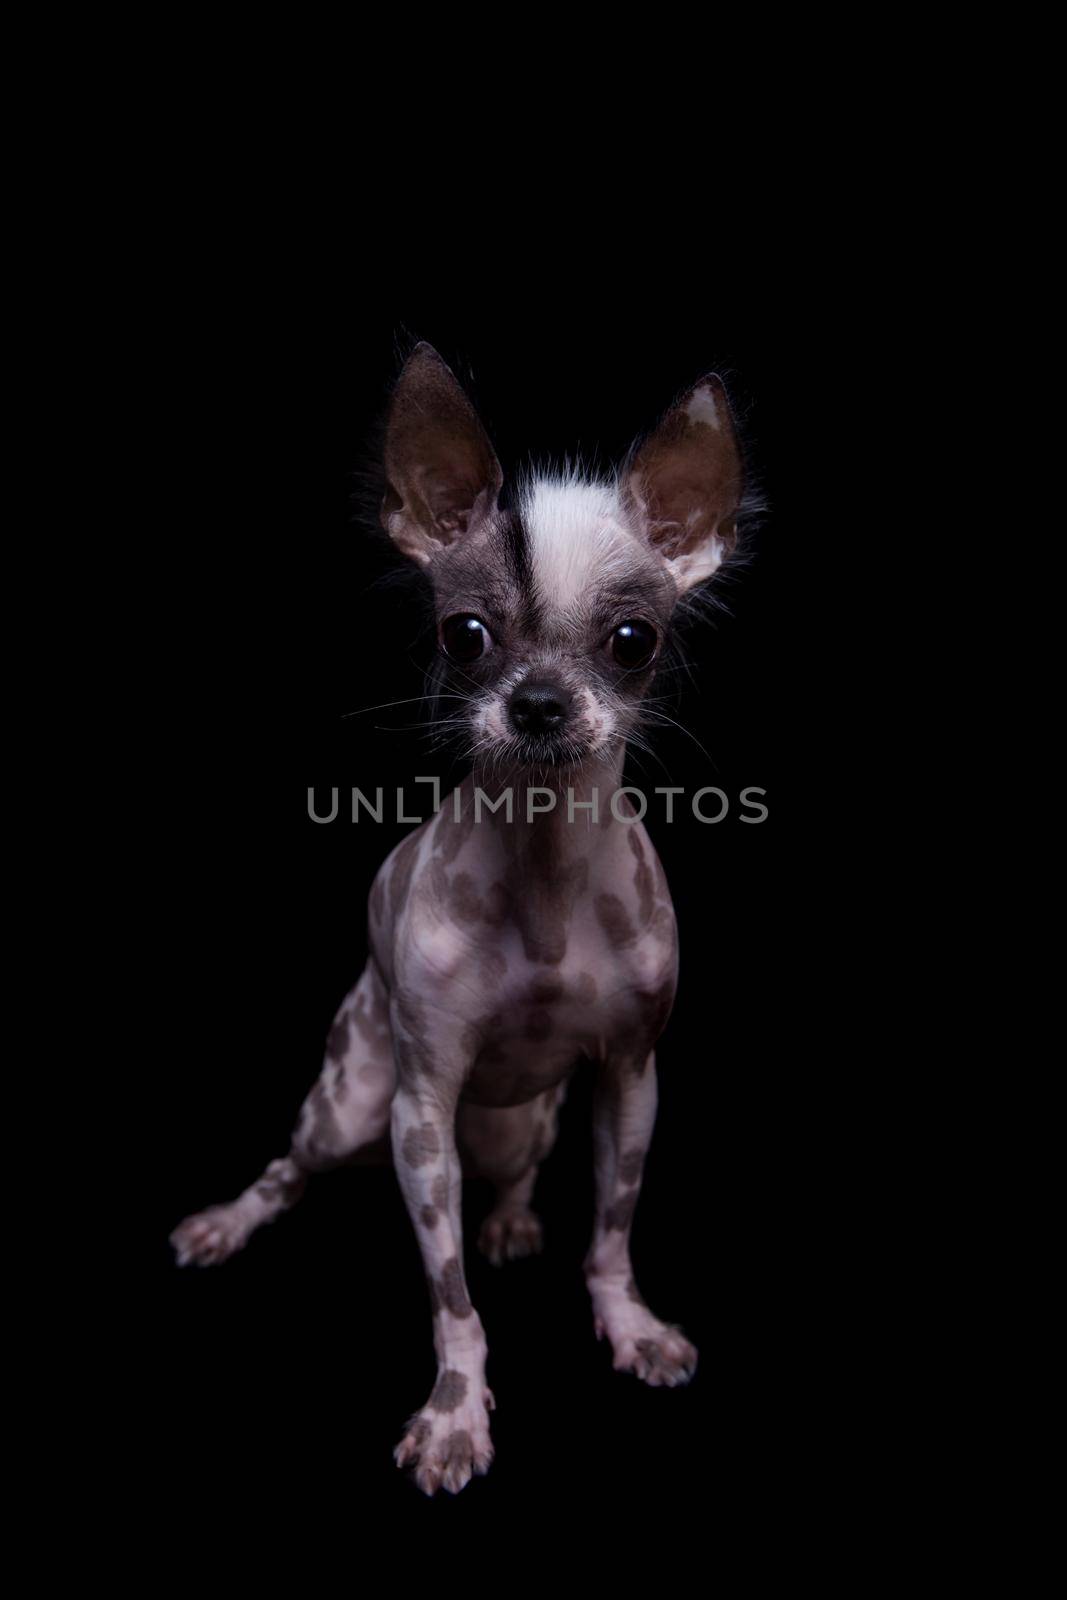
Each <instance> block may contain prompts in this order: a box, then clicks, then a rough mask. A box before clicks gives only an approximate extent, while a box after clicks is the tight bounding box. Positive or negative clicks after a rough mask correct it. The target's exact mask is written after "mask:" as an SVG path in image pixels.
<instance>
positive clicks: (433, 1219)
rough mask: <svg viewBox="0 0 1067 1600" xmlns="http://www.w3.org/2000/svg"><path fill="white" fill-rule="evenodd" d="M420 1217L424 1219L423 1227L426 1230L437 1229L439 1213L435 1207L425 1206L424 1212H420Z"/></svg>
mask: <svg viewBox="0 0 1067 1600" xmlns="http://www.w3.org/2000/svg"><path fill="white" fill-rule="evenodd" d="M419 1216H420V1218H421V1219H422V1225H423V1227H424V1228H436V1226H437V1212H436V1211H435V1210H434V1208H433V1206H423V1208H422V1210H421V1211H420V1212H419Z"/></svg>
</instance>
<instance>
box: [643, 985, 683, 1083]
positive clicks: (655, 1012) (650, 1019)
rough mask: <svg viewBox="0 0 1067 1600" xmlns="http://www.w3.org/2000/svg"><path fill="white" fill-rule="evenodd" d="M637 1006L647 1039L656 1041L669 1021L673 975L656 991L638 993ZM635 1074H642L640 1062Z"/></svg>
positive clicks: (671, 1005) (672, 997)
mask: <svg viewBox="0 0 1067 1600" xmlns="http://www.w3.org/2000/svg"><path fill="white" fill-rule="evenodd" d="M637 1001H638V1004H639V1006H640V1008H641V1021H642V1024H643V1026H644V1028H645V1030H646V1033H647V1036H648V1038H649V1039H653V1040H655V1039H658V1038H659V1036H660V1034H661V1033H662V1032H663V1030H664V1028H665V1027H666V1026H667V1022H668V1020H669V1019H670V1014H671V1010H672V1008H673V1006H674V976H673V974H672V975H671V976H670V977H669V978H667V979H665V980H664V982H663V983H661V984H660V986H659V988H658V989H653V990H652V991H651V992H648V993H639V994H638V996H637ZM635 1070H636V1071H637V1072H639V1073H640V1072H644V1070H645V1062H644V1061H643V1060H642V1061H641V1062H640V1064H639V1065H637V1066H636V1067H635Z"/></svg>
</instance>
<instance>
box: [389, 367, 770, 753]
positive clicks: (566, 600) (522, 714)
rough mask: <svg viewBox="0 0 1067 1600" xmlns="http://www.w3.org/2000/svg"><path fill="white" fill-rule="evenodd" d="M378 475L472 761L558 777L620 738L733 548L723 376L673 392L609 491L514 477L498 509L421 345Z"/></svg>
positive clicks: (462, 422) (482, 456)
mask: <svg viewBox="0 0 1067 1600" xmlns="http://www.w3.org/2000/svg"><path fill="white" fill-rule="evenodd" d="M384 465H385V474H386V480H387V489H386V493H385V497H384V500H383V502H382V507H381V517H382V522H383V523H384V525H385V528H386V529H387V531H388V532H389V534H390V535H391V537H392V538H393V540H394V541H395V543H396V544H397V546H398V547H399V548H400V549H401V550H402V551H403V552H404V553H405V555H407V556H408V557H410V558H411V560H413V561H415V562H418V563H419V564H420V565H421V566H423V567H424V568H425V569H426V571H427V573H428V576H429V578H430V581H431V583H432V586H433V593H434V604H435V610H436V617H437V640H438V648H439V651H440V657H441V676H442V679H443V682H444V685H445V687H447V689H448V690H449V692H450V693H451V694H453V695H455V696H458V697H460V699H461V700H462V702H463V704H464V711H463V721H464V723H465V725H466V727H467V728H468V729H469V734H470V748H471V752H472V753H474V754H476V755H477V756H478V758H479V759H481V760H483V761H486V762H491V763H495V764H498V765H502V766H519V767H527V766H552V765H558V766H565V765H572V764H577V763H580V762H581V761H583V760H585V759H586V758H588V757H591V756H600V755H603V754H605V753H606V752H607V751H608V750H609V748H610V747H611V746H612V745H613V744H615V743H617V742H619V741H625V740H626V739H627V738H628V737H629V736H630V734H631V733H632V732H633V730H634V728H635V726H636V723H637V721H638V718H639V715H640V706H641V701H642V699H643V697H644V696H645V695H646V694H647V692H648V688H649V685H650V684H651V682H652V679H653V677H654V675H655V671H656V667H657V664H658V662H659V660H660V658H661V655H662V653H663V650H664V646H665V644H666V641H667V638H668V634H669V628H670V619H671V614H672V612H673V611H674V608H675V605H676V604H677V601H678V600H679V598H680V597H681V596H682V595H683V594H685V593H686V592H687V591H688V590H690V589H692V588H694V586H695V585H697V584H699V583H702V582H704V581H705V580H706V579H708V578H710V577H711V576H712V575H713V574H714V573H715V572H716V571H717V570H718V568H719V566H720V565H721V563H722V562H723V560H724V559H725V557H726V556H727V555H728V554H729V553H730V552H731V551H732V549H733V548H734V544H735V540H736V518H737V513H738V509H739V507H740V504H741V493H742V476H743V475H742V466H741V457H740V452H739V449H738V445H737V439H736V435H735V432H734V425H733V420H732V417H731V414H730V408H729V404H728V402H727V399H726V393H725V390H724V388H723V385H722V383H721V381H720V379H719V378H717V377H715V376H713V375H710V376H708V377H705V378H702V379H701V380H700V382H699V383H697V384H695V385H694V386H693V387H692V388H691V389H689V390H687V391H686V392H685V393H684V394H683V395H681V396H680V397H679V399H678V400H676V401H675V403H674V405H673V406H672V407H671V408H670V410H669V411H668V412H667V413H666V415H665V416H664V418H663V420H662V421H661V422H660V423H659V425H658V426H657V427H656V428H655V429H654V430H653V431H652V433H651V434H649V435H648V437H647V438H646V439H644V440H643V441H642V442H640V443H639V444H637V445H636V446H635V447H634V448H633V449H632V450H631V452H630V454H629V456H628V457H627V460H626V461H625V463H624V464H623V466H622V467H621V468H620V469H619V471H618V472H617V473H616V475H615V476H614V478H613V479H612V480H611V481H610V482H599V481H591V480H589V479H585V478H582V477H581V476H579V475H575V474H563V475H559V476H551V475H544V474H539V473H533V472H527V473H525V474H524V475H522V476H521V477H520V478H519V479H518V480H517V481H516V483H515V484H514V486H513V488H512V492H511V493H510V494H509V495H508V496H507V498H506V502H505V498H504V496H503V494H502V490H503V486H504V485H503V474H502V472H501V469H500V465H499V462H498V461H497V458H496V455H495V453H494V451H493V448H492V446H491V444H490V443H489V440H488V438H487V436H486V433H485V430H484V428H483V427H482V424H481V422H480V421H479V419H478V416H477V414H476V413H475V411H474V408H473V406H472V405H471V403H470V401H469V399H468V398H467V396H466V394H465V393H464V391H463V389H462V388H461V387H460V385H459V384H458V383H457V381H456V379H455V378H454V377H453V375H452V373H451V372H450V371H449V369H448V367H447V366H446V365H445V363H444V362H443V361H442V360H441V358H440V356H439V355H438V354H437V352H436V351H435V350H433V349H432V348H431V347H430V346H429V345H427V344H420V345H419V346H418V347H417V348H416V349H415V351H414V352H413V353H412V355H411V356H410V357H409V359H408V361H407V362H406V364H405V366H404V368H403V371H402V372H401V374H400V378H399V380H398V382H397V386H396V389H395V391H394V393H393V397H392V401H391V404H390V408H389V414H388V419H387V424H386V436H385V459H384Z"/></svg>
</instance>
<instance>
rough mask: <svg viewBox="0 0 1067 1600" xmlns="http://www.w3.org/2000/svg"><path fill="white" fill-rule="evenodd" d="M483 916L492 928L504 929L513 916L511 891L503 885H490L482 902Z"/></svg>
mask: <svg viewBox="0 0 1067 1600" xmlns="http://www.w3.org/2000/svg"><path fill="white" fill-rule="evenodd" d="M482 916H483V917H484V918H485V920H486V922H488V924H489V926H490V927H491V928H500V927H503V925H504V923H505V922H507V920H508V918H509V917H510V916H511V891H510V890H509V889H508V888H507V887H506V885H505V884H503V883H493V884H490V886H489V888H488V889H487V890H486V892H485V898H484V899H483V901H482Z"/></svg>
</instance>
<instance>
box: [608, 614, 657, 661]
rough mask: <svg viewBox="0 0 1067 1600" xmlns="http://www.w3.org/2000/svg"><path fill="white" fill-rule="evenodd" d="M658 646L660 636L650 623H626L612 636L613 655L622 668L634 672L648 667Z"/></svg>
mask: <svg viewBox="0 0 1067 1600" xmlns="http://www.w3.org/2000/svg"><path fill="white" fill-rule="evenodd" d="M658 644H659V635H658V634H657V632H656V630H655V628H654V627H653V626H652V624H651V623H650V622H624V623H623V624H622V626H621V627H618V628H616V629H615V632H614V633H613V634H612V636H611V653H612V655H613V656H614V657H615V660H616V661H617V662H618V663H619V666H620V667H625V668H626V669H627V670H628V671H630V672H633V671H634V670H635V669H636V668H638V667H647V666H648V663H649V662H650V661H651V660H652V657H653V656H654V655H655V653H656V646H657V645H658Z"/></svg>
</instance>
